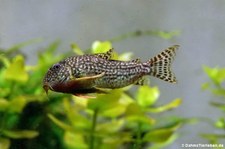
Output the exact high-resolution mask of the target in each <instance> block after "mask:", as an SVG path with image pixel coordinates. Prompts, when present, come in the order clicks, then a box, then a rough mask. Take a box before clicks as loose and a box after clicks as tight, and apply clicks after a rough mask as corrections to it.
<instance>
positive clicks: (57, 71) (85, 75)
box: [43, 45, 179, 96]
mask: <svg viewBox="0 0 225 149" xmlns="http://www.w3.org/2000/svg"><path fill="white" fill-rule="evenodd" d="M178 48H179V45H173V46H170V47H168V48H166V49H165V50H164V51H162V52H161V53H159V54H158V55H156V56H154V57H153V58H150V59H149V60H147V61H144V62H141V60H140V59H139V58H138V59H134V60H130V61H121V60H115V59H113V58H112V57H113V52H114V49H110V50H108V51H107V52H105V53H97V54H84V55H79V56H71V57H68V58H65V59H63V60H61V61H59V62H58V63H56V64H53V65H52V66H51V67H50V68H49V69H48V71H47V73H46V74H45V76H44V79H43V88H44V90H45V92H46V93H48V90H52V91H54V92H61V93H68V94H73V95H75V96H82V95H86V94H89V93H107V90H108V89H110V90H111V89H117V88H123V87H126V86H129V85H132V84H134V85H145V84H146V80H147V78H146V77H147V76H153V77H156V78H159V79H161V80H164V81H166V82H169V83H176V82H177V80H176V77H175V75H174V73H173V72H172V71H171V64H172V62H173V60H174V58H175V55H176V51H177V49H178Z"/></svg>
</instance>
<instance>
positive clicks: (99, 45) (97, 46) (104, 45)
mask: <svg viewBox="0 0 225 149" xmlns="http://www.w3.org/2000/svg"><path fill="white" fill-rule="evenodd" d="M111 48H112V44H111V42H109V41H103V42H101V41H95V42H94V43H93V44H92V52H93V53H105V52H107V51H108V50H109V49H111Z"/></svg>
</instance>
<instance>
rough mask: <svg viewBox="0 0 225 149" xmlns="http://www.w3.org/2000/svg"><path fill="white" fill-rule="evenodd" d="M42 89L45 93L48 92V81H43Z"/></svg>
mask: <svg viewBox="0 0 225 149" xmlns="http://www.w3.org/2000/svg"><path fill="white" fill-rule="evenodd" d="M43 89H44V90H45V92H46V94H48V90H49V89H50V85H49V84H48V83H44V85H43Z"/></svg>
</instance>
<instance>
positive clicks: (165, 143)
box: [147, 133, 179, 149]
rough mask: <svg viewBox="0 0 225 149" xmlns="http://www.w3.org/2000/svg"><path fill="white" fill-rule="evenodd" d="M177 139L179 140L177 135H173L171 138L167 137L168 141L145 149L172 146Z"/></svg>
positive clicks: (161, 148)
mask: <svg viewBox="0 0 225 149" xmlns="http://www.w3.org/2000/svg"><path fill="white" fill-rule="evenodd" d="M177 138H179V135H177V134H175V133H174V134H173V135H172V136H171V137H169V139H168V140H167V141H165V142H161V143H154V144H152V145H151V146H150V147H148V148H147V149H163V148H166V147H167V146H168V145H170V144H172V143H173V142H174V141H175V140H176V139H177Z"/></svg>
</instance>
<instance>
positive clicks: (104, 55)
mask: <svg viewBox="0 0 225 149" xmlns="http://www.w3.org/2000/svg"><path fill="white" fill-rule="evenodd" d="M95 55H96V56H97V57H100V58H102V59H106V60H110V59H111V58H112V56H113V49H110V50H109V51H107V52H106V53H98V54H95Z"/></svg>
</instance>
